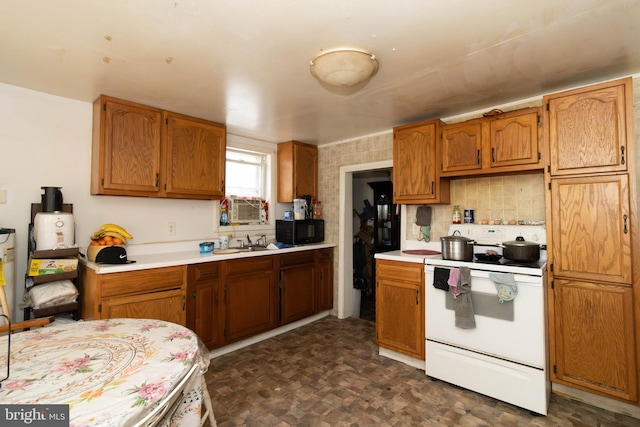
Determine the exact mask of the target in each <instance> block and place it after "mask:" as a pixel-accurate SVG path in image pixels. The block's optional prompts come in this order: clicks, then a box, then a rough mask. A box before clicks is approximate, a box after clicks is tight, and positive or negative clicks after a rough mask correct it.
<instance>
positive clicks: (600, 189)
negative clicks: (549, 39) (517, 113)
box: [543, 78, 640, 404]
mask: <svg viewBox="0 0 640 427" xmlns="http://www.w3.org/2000/svg"><path fill="white" fill-rule="evenodd" d="M543 103H544V106H545V109H546V114H545V132H546V137H547V138H548V143H549V149H550V166H549V168H548V170H547V174H546V176H547V181H548V182H547V184H548V187H549V191H548V197H547V220H548V221H547V224H548V225H547V231H548V236H547V244H548V266H549V283H550V287H551V289H550V292H549V321H550V363H551V372H552V373H551V375H552V378H551V379H552V381H554V382H557V383H560V384H563V385H567V386H571V387H574V388H577V389H581V390H585V391H589V392H593V393H596V394H600V395H603V396H606V397H610V398H615V399H619V400H623V401H626V402H629V403H634V404H637V403H638V366H639V363H638V354H640V353H639V351H638V350H639V349H638V345H639V344H638V343H639V342H640V319H639V317H640V309H639V306H640V304H639V301H640V298H639V296H640V289H638V278H639V277H640V276H639V272H640V269H639V266H640V263H639V261H638V259H639V258H638V215H637V207H636V206H637V202H636V199H637V193H636V185H635V182H636V169H635V168H636V164H635V142H634V131H633V107H632V105H633V91H632V81H631V78H627V79H622V80H616V81H612V82H608V83H603V84H599V85H595V86H591V87H585V88H580V89H575V90H571V91H567V92H562V93H557V94H553V95H549V96H545V97H544V100H543ZM634 311H635V313H634Z"/></svg>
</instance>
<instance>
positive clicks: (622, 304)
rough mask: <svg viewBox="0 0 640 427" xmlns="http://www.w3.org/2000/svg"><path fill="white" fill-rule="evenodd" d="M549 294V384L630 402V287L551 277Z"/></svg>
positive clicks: (633, 383)
mask: <svg viewBox="0 0 640 427" xmlns="http://www.w3.org/2000/svg"><path fill="white" fill-rule="evenodd" d="M553 294H554V299H555V301H554V316H553V319H554V322H555V325H553V329H552V330H553V331H554V332H555V340H554V343H555V354H553V353H552V355H551V357H552V364H553V365H554V367H553V368H554V369H553V370H554V374H553V375H554V376H555V380H558V381H559V382H562V383H565V384H567V385H573V386H576V387H578V388H581V389H584V390H589V391H593V392H597V393H600V394H604V395H607V396H615V397H618V398H621V399H625V400H630V401H634V402H635V401H636V399H637V378H636V376H637V374H638V372H637V367H636V362H635V349H634V342H635V341H634V327H633V293H632V290H631V287H629V286H613V285H608V284H602V283H593V282H582V281H572V280H561V279H556V280H554V292H553ZM554 356H555V357H554Z"/></svg>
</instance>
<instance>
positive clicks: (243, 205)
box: [229, 197, 262, 224]
mask: <svg viewBox="0 0 640 427" xmlns="http://www.w3.org/2000/svg"><path fill="white" fill-rule="evenodd" d="M261 213H262V200H260V199H242V198H235V197H231V198H229V222H230V223H231V224H260V222H261V221H260V220H261Z"/></svg>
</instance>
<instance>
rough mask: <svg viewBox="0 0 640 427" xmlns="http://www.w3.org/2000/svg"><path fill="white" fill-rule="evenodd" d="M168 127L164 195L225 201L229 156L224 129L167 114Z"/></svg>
mask: <svg viewBox="0 0 640 427" xmlns="http://www.w3.org/2000/svg"><path fill="white" fill-rule="evenodd" d="M165 123H166V126H167V132H166V151H165V152H166V160H165V167H164V170H165V180H166V182H165V183H164V192H165V194H166V195H168V196H175V197H188V198H198V199H222V198H223V197H224V178H225V175H224V174H225V156H226V153H225V150H226V131H225V127H224V126H222V125H218V124H214V123H211V122H207V121H204V120H198V119H195V118H192V117H187V116H181V115H178V114H174V113H167V112H165Z"/></svg>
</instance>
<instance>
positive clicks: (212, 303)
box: [187, 262, 224, 350]
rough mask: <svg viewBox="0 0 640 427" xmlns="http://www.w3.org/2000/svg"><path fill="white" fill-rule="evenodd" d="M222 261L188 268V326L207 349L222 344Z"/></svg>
mask: <svg viewBox="0 0 640 427" xmlns="http://www.w3.org/2000/svg"><path fill="white" fill-rule="evenodd" d="M220 270H221V263H220V262H207V263H203V264H193V265H190V266H189V267H188V269H187V276H188V280H187V327H188V328H190V329H191V330H192V331H194V332H195V333H196V334H197V335H198V336H199V337H200V339H201V340H202V342H204V344H205V345H206V346H207V348H208V349H210V350H211V349H213V348H216V347H219V346H220V345H222V343H223V338H224V337H223V328H222V325H223V322H224V318H223V317H222V304H221V303H220V293H221V292H220Z"/></svg>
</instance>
